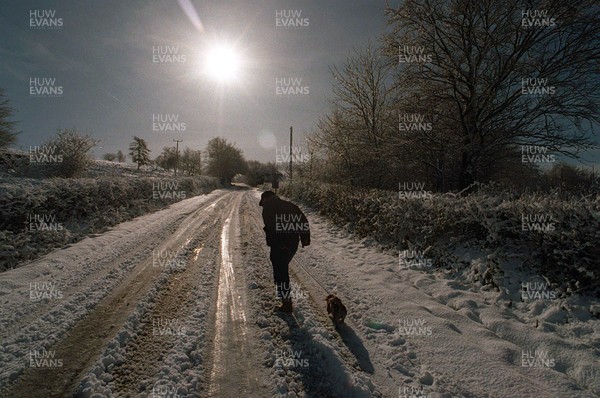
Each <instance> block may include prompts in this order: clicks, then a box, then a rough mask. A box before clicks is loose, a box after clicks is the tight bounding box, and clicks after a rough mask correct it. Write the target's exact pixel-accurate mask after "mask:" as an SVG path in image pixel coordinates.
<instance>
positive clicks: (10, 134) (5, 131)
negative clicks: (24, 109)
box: [0, 89, 17, 149]
mask: <svg viewBox="0 0 600 398" xmlns="http://www.w3.org/2000/svg"><path fill="white" fill-rule="evenodd" d="M4 98H6V96H5V95H4V91H3V90H2V89H0V149H3V148H6V147H7V146H9V145H11V144H13V143H14V142H15V141H16V140H17V133H16V132H15V125H16V124H17V122H15V121H12V120H8V119H9V118H10V117H11V116H12V115H13V113H14V112H15V110H14V109H13V108H11V107H10V105H9V100H8V99H4Z"/></svg>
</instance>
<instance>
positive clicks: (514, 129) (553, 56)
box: [385, 0, 600, 188]
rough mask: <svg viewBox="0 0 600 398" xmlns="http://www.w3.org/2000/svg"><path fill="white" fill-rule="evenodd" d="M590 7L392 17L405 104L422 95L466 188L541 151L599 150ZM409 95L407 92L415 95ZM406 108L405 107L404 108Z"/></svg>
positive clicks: (423, 9) (598, 31) (458, 4)
mask: <svg viewBox="0 0 600 398" xmlns="http://www.w3.org/2000/svg"><path fill="white" fill-rule="evenodd" d="M594 3H595V2H594V1H592V0H575V1H570V2H561V1H555V0H554V1H545V2H541V1H523V0H508V1H495V0H477V1H475V0H406V1H404V2H403V3H402V4H401V5H400V7H399V8H397V9H392V8H389V9H388V10H387V14H388V23H389V25H390V26H391V27H392V32H391V33H390V34H389V35H387V36H386V37H385V42H386V51H387V53H388V55H390V56H392V57H391V59H394V62H399V61H403V62H402V63H401V64H400V65H399V67H398V74H397V82H398V85H397V86H396V88H404V90H402V92H403V93H404V94H405V96H404V100H405V101H406V100H407V99H408V98H410V95H411V94H415V93H417V95H419V96H420V97H421V98H422V100H423V102H424V103H426V104H427V106H428V107H429V109H431V110H433V115H432V117H433V118H437V119H438V122H439V125H440V126H443V131H442V133H443V137H442V138H443V141H444V142H447V143H448V145H449V146H450V147H457V148H458V149H459V155H458V156H459V162H460V171H459V187H460V188H465V187H467V186H469V185H470V184H471V183H472V182H473V181H476V180H480V179H482V178H484V177H485V172H486V169H487V167H486V165H489V163H491V162H497V161H499V160H501V158H502V157H504V156H515V152H514V150H511V149H510V148H513V149H514V147H516V146H518V145H544V146H547V148H548V149H549V150H552V151H555V152H560V153H562V154H565V155H567V156H572V157H575V156H577V153H578V151H580V150H582V149H586V148H592V147H595V145H594V140H593V138H592V137H591V132H590V130H591V129H592V126H593V125H594V124H597V123H598V121H599V116H598V99H599V96H600V90H599V88H600V87H599V84H600V83H599V82H600V80H599V79H598V72H599V69H598V64H597V62H598V61H597V60H598V59H599V58H600V46H598V45H597V43H598V39H599V38H600V37H599V35H600V24H599V14H598V7H597V5H595V4H594ZM407 86H410V89H409V90H406V89H407ZM405 103H406V102H405Z"/></svg>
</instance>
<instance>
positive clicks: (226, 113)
mask: <svg viewBox="0 0 600 398" xmlns="http://www.w3.org/2000/svg"><path fill="white" fill-rule="evenodd" d="M186 1H191V3H192V4H193V6H194V7H193V8H194V13H195V15H197V16H198V18H199V20H200V21H201V24H202V26H203V29H202V30H200V29H198V27H197V24H195V23H194V22H193V19H194V18H192V19H190V18H189V17H188V16H186V13H185V12H184V11H183V8H182V7H181V6H180V3H185V2H186ZM385 3H386V2H385V0H363V1H347V0H317V1H286V0H274V1H268V0H264V1H260V0H240V1H231V0H221V1H216V0H213V1H197V0H179V1H178V0H168V1H167V0H158V1H143V0H120V1H118V0H117V1H112V0H110V1H108V0H102V1H92V0H62V1H48V0H46V1H27V0H25V1H6V0H0V36H1V37H2V40H1V41H0V87H2V88H3V89H4V90H5V94H6V95H7V96H8V98H9V99H10V101H11V105H12V106H13V108H15V109H16V111H17V113H16V115H15V119H16V120H18V121H19V124H18V129H19V130H20V131H21V132H22V133H21V134H20V135H19V139H18V143H17V147H21V148H23V149H24V150H28V149H29V147H30V146H34V145H41V144H43V143H44V142H45V141H46V140H47V139H48V138H49V137H51V136H52V135H53V134H54V133H55V131H56V129H57V128H71V127H75V128H77V129H78V130H79V131H81V132H85V133H88V134H89V135H91V136H93V137H94V138H97V139H100V140H101V143H100V144H99V145H98V147H96V148H95V149H94V150H93V151H94V152H93V155H94V156H96V157H100V156H101V155H102V154H104V153H107V152H116V151H117V150H119V149H121V150H123V151H124V152H127V147H128V145H129V143H130V142H131V140H132V137H133V136H134V135H137V136H140V137H142V138H144V139H146V140H147V141H148V143H149V145H150V149H151V150H152V154H151V155H152V157H155V156H157V155H158V154H159V153H160V151H161V149H162V148H163V147H164V146H173V145H174V143H173V139H179V140H183V143H182V144H181V146H182V147H186V146H188V147H191V148H195V149H203V148H204V147H205V145H206V143H207V142H208V140H209V139H210V138H212V137H215V136H221V137H224V138H227V139H228V140H229V141H231V142H235V143H236V144H237V146H238V147H239V148H241V149H242V150H243V152H244V154H245V156H246V158H248V159H257V160H261V161H274V160H275V158H276V149H277V146H280V145H286V144H287V142H288V134H289V127H290V126H294V131H295V143H296V144H298V145H301V144H302V135H303V133H305V132H309V131H311V130H312V129H313V128H314V127H315V124H316V122H317V120H318V118H319V116H321V115H322V114H324V113H325V112H326V111H327V109H328V98H330V96H331V87H332V77H331V73H330V71H329V68H330V67H331V66H333V65H340V64H341V63H342V62H344V60H345V59H346V58H347V57H348V56H349V55H351V54H352V52H353V49H355V48H356V49H360V48H364V46H365V45H366V44H367V42H368V41H369V40H371V41H373V42H377V40H378V38H379V37H380V36H381V34H382V33H383V31H384V29H385V27H386V23H385V15H384V12H383V10H384V7H385ZM32 10H38V12H42V13H43V12H48V11H49V12H52V13H54V14H53V16H52V17H48V18H47V19H51V20H57V19H60V20H61V22H62V26H61V27H60V28H57V29H50V28H47V27H41V28H39V27H32V26H31V17H32V16H31V12H32ZM284 10H285V14H287V15H290V13H292V14H294V17H299V18H300V19H301V20H304V19H306V26H304V27H301V28H285V27H281V26H276V17H277V13H278V12H280V13H281V12H282V11H284ZM284 16H285V15H284ZM38 17H39V14H35V15H34V18H36V19H39V18H38ZM42 19H43V18H42ZM217 44H221V45H229V46H232V47H234V48H235V52H236V53H237V54H239V55H240V57H241V58H242V59H243V65H242V66H241V68H240V73H239V75H238V78H237V79H236V80H235V81H232V82H228V83H227V84H225V85H219V84H218V83H217V82H215V81H214V80H211V79H209V78H208V77H207V76H205V75H204V74H202V70H203V60H204V59H205V58H206V55H207V53H208V50H209V49H210V48H211V47H213V46H214V45H217ZM161 51H162V52H165V51H167V52H169V51H170V52H171V55H174V56H176V57H175V58H176V59H175V60H174V61H173V62H154V61H156V59H157V58H156V55H157V53H158V55H161ZM162 56H163V57H164V54H162ZM177 57H178V58H177ZM183 58H185V61H184V62H183V61H182V60H183ZM159 60H160V58H159ZM171 60H172V59H171ZM167 61H169V59H167ZM178 61H179V62H178ZM32 78H33V79H36V78H38V79H44V78H46V79H47V78H49V79H53V84H54V87H60V88H61V89H62V95H60V96H59V97H42V98H40V97H37V96H32V95H31V79H32ZM278 78H279V79H281V78H283V79H286V80H287V81H290V79H294V81H296V82H300V83H298V85H299V86H301V87H303V88H304V87H306V88H307V90H308V94H301V95H291V96H281V95H277V92H276V84H277V83H276V79H278ZM299 79H301V81H300V80H299ZM157 115H158V116H159V117H167V118H169V117H170V118H173V117H176V118H177V125H178V126H182V124H181V123H183V124H185V130H184V131H154V130H153V127H154V126H153V117H156V116H157ZM583 157H584V158H585V159H586V160H588V161H586V162H584V164H585V165H586V167H589V165H591V164H592V163H595V164H596V165H597V166H596V168H597V169H600V166H598V165H599V164H600V151H598V150H596V151H593V152H588V153H585V154H583Z"/></svg>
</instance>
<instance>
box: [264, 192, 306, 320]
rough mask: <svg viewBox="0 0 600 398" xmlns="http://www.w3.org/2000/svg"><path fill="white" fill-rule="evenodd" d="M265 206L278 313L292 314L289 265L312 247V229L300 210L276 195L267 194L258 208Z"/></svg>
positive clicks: (273, 193)
mask: <svg viewBox="0 0 600 398" xmlns="http://www.w3.org/2000/svg"><path fill="white" fill-rule="evenodd" d="M258 205H259V206H262V208H263V210H262V217H263V222H264V224H265V226H264V227H263V230H264V231H265V234H266V240H267V246H269V247H270V248H271V254H270V256H269V257H270V259H271V263H272V264H273V279H274V280H275V290H276V294H277V297H278V298H280V299H281V307H277V308H276V309H277V310H278V311H282V312H286V313H291V312H292V309H293V308H292V297H291V287H290V274H289V264H290V261H292V258H293V257H294V255H295V254H296V251H297V250H298V244H299V243H302V247H305V246H308V245H310V226H309V224H308V219H307V218H306V216H305V215H304V213H302V211H301V210H300V208H298V206H296V205H295V204H293V203H292V202H289V201H287V200H283V199H281V198H280V197H279V196H277V195H276V194H275V192H273V191H265V192H263V193H262V195H261V197H260V202H259V204H258Z"/></svg>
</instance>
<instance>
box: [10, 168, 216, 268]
mask: <svg viewBox="0 0 600 398" xmlns="http://www.w3.org/2000/svg"><path fill="white" fill-rule="evenodd" d="M218 187H219V184H218V182H217V180H216V179H214V178H211V177H177V178H168V179H167V178H156V177H117V176H112V177H108V176H106V177H98V178H80V179H63V178H53V179H41V180H40V179H29V178H16V177H7V178H2V179H1V180H0V220H1V221H0V272H1V271H4V270H6V269H11V268H15V267H17V266H19V265H22V264H23V263H24V262H26V261H29V260H32V259H35V258H37V257H39V256H41V255H43V254H45V253H48V252H49V251H51V250H52V249H54V248H57V247H61V246H64V245H66V244H69V243H74V242H76V241H78V240H80V239H82V238H83V237H85V236H87V235H89V234H95V233H99V232H102V231H104V230H105V229H106V228H107V227H110V226H113V225H116V224H118V223H121V222H124V221H127V220H130V219H132V218H134V217H138V216H140V215H142V214H145V213H148V212H152V211H155V210H157V209H160V208H162V207H164V206H166V205H168V204H171V203H174V202H177V201H179V200H182V199H185V198H190V197H192V196H195V195H199V194H204V193H208V192H210V191H212V190H213V189H216V188H218Z"/></svg>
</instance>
